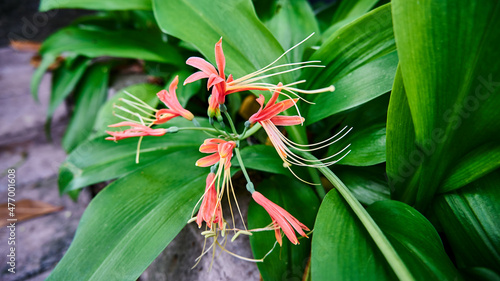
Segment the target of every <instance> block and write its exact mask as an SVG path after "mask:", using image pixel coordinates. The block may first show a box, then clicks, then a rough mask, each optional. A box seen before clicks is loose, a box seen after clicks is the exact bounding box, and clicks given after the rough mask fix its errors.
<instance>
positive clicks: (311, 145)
mask: <svg viewBox="0 0 500 281" xmlns="http://www.w3.org/2000/svg"><path fill="white" fill-rule="evenodd" d="M347 127H348V126H345V127H344V128H343V129H342V130H340V131H339V132H338V133H337V134H335V135H333V136H331V137H329V138H328V139H326V140H323V141H320V142H317V143H312V144H299V143H296V142H294V141H292V140H290V139H288V138H286V137H285V136H283V137H284V141H285V142H287V144H288V145H289V146H301V147H314V146H318V145H321V144H324V143H326V142H328V141H330V140H332V139H334V138H335V137H337V136H338V135H339V134H340V133H341V132H343V131H344V130H345V129H346V128H347ZM351 130H352V127H351V128H350V129H349V130H347V132H345V133H344V134H343V135H342V136H340V137H339V138H338V139H336V140H333V141H332V142H329V143H328V144H326V145H322V146H321V148H324V147H326V146H329V145H332V144H334V143H336V142H337V141H339V140H341V139H342V138H343V137H345V136H346V135H347V134H348V133H349V132H350V131H351ZM282 135H283V134H282ZM296 149H297V150H301V149H299V148H296ZM318 149H320V148H314V149H313V150H307V149H306V150H301V151H314V150H318Z"/></svg>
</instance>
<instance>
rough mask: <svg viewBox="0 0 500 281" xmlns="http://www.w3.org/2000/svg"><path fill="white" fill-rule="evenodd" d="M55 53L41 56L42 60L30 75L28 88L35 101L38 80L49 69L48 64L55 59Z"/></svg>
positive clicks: (38, 84) (40, 79)
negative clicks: (31, 75)
mask: <svg viewBox="0 0 500 281" xmlns="http://www.w3.org/2000/svg"><path fill="white" fill-rule="evenodd" d="M56 58H57V55H54V54H47V55H45V56H43V57H42V61H41V62H40V65H39V66H38V68H37V69H36V70H35V73H33V77H31V83H30V90H31V95H32V96H33V99H34V100H35V101H38V87H39V86H40V82H41V81H42V77H43V75H44V74H45V72H46V71H47V69H49V66H50V65H51V64H52V63H54V62H55V61H56Z"/></svg>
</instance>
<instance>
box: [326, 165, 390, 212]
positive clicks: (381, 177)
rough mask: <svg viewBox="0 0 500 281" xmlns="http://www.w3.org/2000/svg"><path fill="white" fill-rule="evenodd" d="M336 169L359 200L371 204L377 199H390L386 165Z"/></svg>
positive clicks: (338, 167)
mask: <svg viewBox="0 0 500 281" xmlns="http://www.w3.org/2000/svg"><path fill="white" fill-rule="evenodd" d="M334 170H335V174H337V176H338V177H339V178H340V179H341V180H342V182H344V183H345V185H346V186H347V187H348V188H349V190H351V192H352V194H353V195H354V196H355V197H356V199H358V200H359V202H361V203H363V204H365V205H371V204H373V203H374V202H377V201H383V200H389V199H390V190H389V186H388V185H387V180H386V178H385V174H384V171H385V170H384V165H375V166H372V167H349V166H337V167H335V168H334Z"/></svg>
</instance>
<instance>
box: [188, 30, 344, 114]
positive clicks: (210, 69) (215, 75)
mask: <svg viewBox="0 0 500 281" xmlns="http://www.w3.org/2000/svg"><path fill="white" fill-rule="evenodd" d="M312 35H313V34H311V35H310V36H309V37H307V38H306V39H304V40H302V41H301V42H300V43H298V44H297V45H295V46H293V47H292V48H290V49H288V50H287V51H286V52H284V53H283V54H282V55H281V56H279V57H278V58H277V59H276V60H274V61H273V62H271V63H270V64H269V65H267V66H265V67H264V68H261V69H259V70H257V71H255V72H253V73H250V74H247V75H245V76H243V77H240V78H238V79H234V78H233V76H232V75H229V76H228V77H227V79H226V76H225V73H224V70H225V69H224V68H225V65H226V60H225V57H224V52H223V51H222V38H221V39H220V40H219V42H217V43H216V44H215V61H216V64H217V69H215V67H214V66H213V65H212V64H210V63H209V62H207V61H206V60H204V59H202V58H199V57H190V58H189V59H188V60H187V61H186V64H188V65H190V66H193V67H195V68H198V69H199V70H200V71H198V72H196V73H194V74H192V75H191V76H189V77H188V78H187V79H186V80H185V81H184V85H186V84H188V83H191V82H194V81H197V80H200V79H204V78H208V82H207V89H209V88H210V87H214V88H216V89H217V90H215V91H214V90H213V89H212V95H213V96H214V100H216V101H217V102H218V103H219V104H223V103H224V102H225V97H226V96H227V95H229V94H232V93H236V92H242V91H247V90H257V91H271V92H272V91H275V90H277V89H278V87H277V86H276V85H274V84H270V83H267V82H263V81H264V80H265V79H267V78H269V77H273V76H277V75H282V74H285V73H289V72H293V71H298V70H300V69H303V68H308V67H324V66H323V65H317V64H315V63H320V61H306V62H296V63H286V64H281V65H275V64H276V62H278V61H279V60H280V59H281V58H283V56H285V55H286V54H287V53H288V52H290V51H291V50H293V49H294V48H296V47H297V46H299V45H300V44H302V43H303V42H304V41H306V40H307V39H309V38H310V37H311V36H312ZM274 70H278V71H274ZM269 71H273V72H271V73H269ZM304 82H306V80H300V81H297V82H293V83H290V84H286V85H282V86H281V89H283V91H286V92H287V93H283V94H284V95H287V96H288V94H292V95H294V96H298V94H297V93H304V94H316V93H323V92H333V91H334V90H335V88H334V87H333V85H331V86H329V87H326V88H322V89H317V90H303V89H298V88H295V87H293V86H295V85H297V84H301V83H304ZM210 117H213V116H210Z"/></svg>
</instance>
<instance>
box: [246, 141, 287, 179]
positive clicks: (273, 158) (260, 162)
mask: <svg viewBox="0 0 500 281" xmlns="http://www.w3.org/2000/svg"><path fill="white" fill-rule="evenodd" d="M241 158H243V160H244V161H245V167H246V168H248V169H254V170H258V171H263V172H268V173H274V174H282V175H285V176H289V175H290V171H288V169H287V168H285V167H283V160H281V158H280V157H279V155H278V153H277V152H276V149H275V148H274V147H272V146H269V145H252V146H247V147H245V148H243V149H242V150H241Z"/></svg>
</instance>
